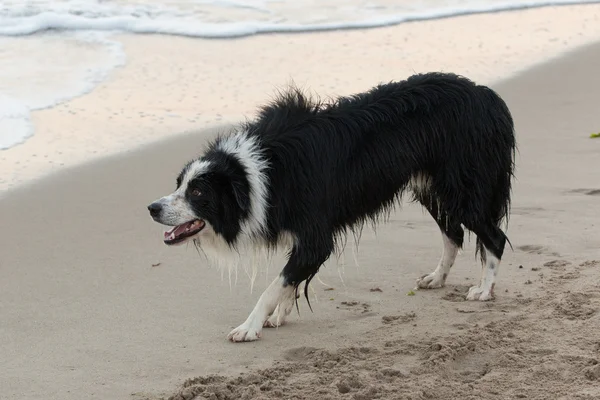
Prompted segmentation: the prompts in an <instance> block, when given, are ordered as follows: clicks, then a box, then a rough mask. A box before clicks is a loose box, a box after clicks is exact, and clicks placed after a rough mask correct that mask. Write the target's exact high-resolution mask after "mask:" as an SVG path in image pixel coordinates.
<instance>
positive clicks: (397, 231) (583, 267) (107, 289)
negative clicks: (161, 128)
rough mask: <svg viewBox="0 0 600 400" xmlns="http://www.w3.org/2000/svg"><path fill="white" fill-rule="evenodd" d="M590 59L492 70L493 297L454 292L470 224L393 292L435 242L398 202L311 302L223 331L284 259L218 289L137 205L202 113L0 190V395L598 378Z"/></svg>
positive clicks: (407, 394)
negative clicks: (513, 138) (508, 117)
mask: <svg viewBox="0 0 600 400" xmlns="http://www.w3.org/2000/svg"><path fill="white" fill-rule="evenodd" d="M373 32H375V31H373ZM315 62H316V61H315ZM429 65H433V62H432V64H429ZM598 65H600V46H599V45H594V46H591V47H586V48H582V49H580V50H578V51H576V52H574V53H571V54H568V55H567V56H565V57H563V58H560V59H559V60H555V61H553V62H550V63H547V64H544V65H541V66H539V67H536V68H534V69H532V70H530V71H527V72H524V73H523V74H521V75H518V76H517V77H515V78H512V79H510V80H508V81H505V82H501V83H499V84H495V85H493V87H494V88H495V89H497V90H498V91H499V92H500V94H501V95H502V96H504V98H505V99H506V101H507V102H508V104H509V106H510V107H511V109H512V111H513V114H514V117H515V119H516V123H517V128H518V140H519V145H520V153H519V157H518V160H517V161H518V169H517V177H518V180H517V181H516V183H515V193H514V208H513V213H512V218H511V221H510V228H509V231H508V234H509V237H510V238H511V241H512V243H513V245H514V248H515V251H514V252H511V251H510V250H507V252H506V255H505V258H504V262H503V264H502V266H501V271H500V274H499V281H498V285H497V291H498V292H497V296H498V297H497V299H496V300H495V301H493V302H489V303H472V302H465V301H462V296H463V294H464V292H465V291H466V289H467V287H468V286H469V285H472V284H473V283H474V282H475V281H476V280H477V279H478V276H479V266H478V264H477V262H476V260H475V258H474V240H473V238H472V239H471V241H470V242H469V243H467V245H466V248H465V251H464V253H463V254H462V255H461V256H459V258H458V260H457V263H456V265H455V267H454V268H453V271H452V273H451V275H450V277H449V278H448V286H447V287H446V288H444V289H440V290H435V291H417V292H416V294H415V295H414V296H407V292H408V291H409V290H411V289H412V288H413V287H414V282H415V278H416V277H417V276H419V275H421V274H424V273H427V272H430V271H431V270H432V269H433V268H434V267H435V265H436V264H437V261H438V258H439V255H440V251H441V239H440V237H439V233H438V230H437V228H436V226H435V223H434V222H433V221H432V220H431V219H430V217H429V216H427V215H426V214H424V213H423V212H422V211H421V209H420V207H417V206H415V205H410V206H407V207H405V208H404V209H403V210H402V211H400V212H398V213H396V214H395V215H394V217H393V218H392V220H391V221H390V223H389V224H387V225H385V226H382V227H381V228H380V229H379V230H378V233H377V235H374V234H372V233H369V232H365V234H364V235H363V238H362V241H361V246H360V252H359V257H358V261H359V265H358V266H355V265H354V264H353V262H351V261H348V262H347V263H346V265H345V266H344V267H343V268H342V269H341V270H340V274H341V276H342V277H343V282H342V281H341V280H340V276H339V275H338V268H337V267H336V264H331V263H330V264H329V265H327V266H326V267H325V268H324V269H323V270H322V272H321V273H320V274H319V277H320V279H321V280H322V281H323V282H324V283H325V284H326V285H323V284H321V283H320V282H315V283H314V289H315V295H316V298H314V296H315V295H313V299H312V305H313V309H314V313H311V312H310V311H309V310H308V308H307V307H306V304H305V303H304V302H301V303H300V316H297V315H295V316H294V317H293V318H291V319H290V323H289V324H288V325H286V326H284V327H281V328H279V329H277V330H274V329H271V330H266V331H265V332H264V335H263V339H262V340H260V341H258V342H253V343H244V344H232V343H229V342H227V341H226V339H225V335H226V334H227V332H228V331H229V330H230V329H231V328H233V327H234V326H237V325H238V324H239V323H241V322H242V321H243V320H244V319H245V317H246V316H247V313H248V312H249V311H250V309H251V307H252V306H253V304H254V302H255V301H256V299H257V297H258V294H259V292H260V291H261V290H263V289H264V288H265V287H266V282H267V279H269V278H270V277H272V276H274V275H275V274H276V273H277V272H278V268H277V267H271V268H270V269H269V270H268V277H267V276H266V274H265V275H261V276H259V279H258V280H257V283H256V284H255V287H254V292H253V293H250V290H249V288H248V287H249V285H248V279H247V278H246V277H244V276H243V275H240V278H239V280H238V282H237V285H236V286H234V287H233V289H232V290H231V291H230V289H229V283H228V282H227V277H225V278H224V279H221V275H220V273H219V272H218V271H216V270H214V269H208V268H206V264H205V262H204V261H203V260H202V259H200V258H199V257H198V255H197V254H196V253H195V251H194V250H193V249H192V248H189V249H187V251H186V250H185V248H167V247H165V246H164V245H163V244H162V242H161V228H160V227H158V226H157V225H156V224H154V223H153V222H151V221H150V219H149V218H148V216H147V211H146V210H145V205H146V204H147V203H148V202H149V201H150V200H152V199H154V198H156V197H158V196H159V195H162V194H163V193H165V192H166V191H167V190H169V189H171V188H172V186H173V184H174V183H173V182H174V178H175V175H176V173H177V172H178V169H179V168H180V167H181V165H182V163H183V162H184V161H185V160H186V159H187V158H188V157H191V156H193V155H195V154H196V153H197V152H198V151H199V150H200V149H201V148H202V146H203V144H204V143H205V139H206V138H207V137H209V136H211V135H213V134H214V133H215V132H214V131H207V132H199V133H195V134H190V135H186V136H181V137H177V138H175V139H171V140H165V141H162V142H160V143H156V144H153V145H149V146H146V147H145V148H143V149H141V150H139V151H135V152H132V153H131V154H126V155H119V156H114V157H111V158H106V159H102V160H100V161H98V162H95V163H91V164H86V165H83V166H81V167H78V168H74V169H69V170H66V171H64V172H61V173H58V174H55V175H53V176H50V177H48V178H47V179H44V180H38V181H35V182H33V183H32V184H30V185H27V186H23V187H21V188H18V189H16V190H14V191H12V192H10V193H8V194H7V195H6V196H5V197H4V198H3V199H0V221H2V227H3V229H2V230H0V243H1V246H2V248H1V251H0V257H1V258H0V276H2V279H0V357H1V359H2V363H1V364H0V399H2V400H4V399H10V400H12V399H19V400H29V399H60V400H72V399H73V400H74V399H77V400H80V399H103V400H104V399H107V400H113V399H114V400H120V399H135V400H141V399H153V400H154V399H158V398H161V397H165V398H169V397H171V396H174V397H173V398H175V399H191V398H193V397H194V394H198V395H199V398H209V399H252V398H258V399H260V398H290V399H293V398H296V399H327V398H331V399H338V398H339V399H371V398H384V399H409V398H410V399H514V398H527V399H540V400H541V399H565V400H566V399H569V400H570V399H598V398H600V364H599V363H598V361H599V360H600V335H599V334H598V327H599V326H600V313H599V312H598V307H599V306H600V263H599V261H600V237H599V231H600V228H599V226H600V203H599V201H598V200H599V197H598V195H599V194H600V186H599V185H600V180H599V178H598V168H597V166H598V162H599V161H600V139H589V134H590V133H591V132H594V131H596V132H597V131H598V130H600V121H599V116H598V110H600V97H598V93H599V92H600V74H598V73H597V66H598ZM394 75H398V74H394ZM387 76H389V73H388V75H387ZM367 81H369V82H370V79H367V77H364V80H363V82H362V83H361V85H359V86H361V87H362V86H364V85H366V84H367ZM107 90H108V89H107ZM131 90H132V93H133V86H132V89H131ZM79 101H85V97H84V98H82V99H80V100H79ZM257 101H260V99H258V98H257ZM89 123H90V124H93V123H94V120H93V118H92V120H91V121H90V122H89ZM73 124H75V122H73ZM346 260H351V257H350V256H347V257H346ZM329 288H332V289H333V290H326V289H329ZM240 373H243V374H242V375H241V376H240V375H239V374H240ZM198 376H200V377H199V378H194V377H198ZM188 378H192V379H191V380H189V381H186V379H188ZM184 382H185V383H184ZM181 385H183V386H184V387H183V388H182V386H181Z"/></svg>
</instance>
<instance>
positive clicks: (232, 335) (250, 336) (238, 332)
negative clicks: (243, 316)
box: [227, 323, 262, 342]
mask: <svg viewBox="0 0 600 400" xmlns="http://www.w3.org/2000/svg"><path fill="white" fill-rule="evenodd" d="M261 331H262V328H258V329H257V328H255V327H252V326H250V324H246V323H243V324H242V325H240V326H238V327H237V328H235V329H234V330H232V331H231V332H229V335H227V339H229V340H230V341H232V342H253V341H255V340H258V339H260V334H261Z"/></svg>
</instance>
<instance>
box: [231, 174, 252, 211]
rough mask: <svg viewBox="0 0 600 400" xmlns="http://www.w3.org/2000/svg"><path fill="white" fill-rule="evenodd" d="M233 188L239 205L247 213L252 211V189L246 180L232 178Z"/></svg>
mask: <svg viewBox="0 0 600 400" xmlns="http://www.w3.org/2000/svg"><path fill="white" fill-rule="evenodd" d="M231 189H232V190H233V197H235V201H236V203H237V205H238V206H239V207H240V209H241V210H242V211H243V213H244V214H246V213H247V212H248V211H250V193H249V191H250V189H249V188H248V186H247V185H246V184H245V183H244V182H240V181H239V180H235V179H233V180H231Z"/></svg>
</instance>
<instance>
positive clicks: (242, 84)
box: [0, 4, 600, 195]
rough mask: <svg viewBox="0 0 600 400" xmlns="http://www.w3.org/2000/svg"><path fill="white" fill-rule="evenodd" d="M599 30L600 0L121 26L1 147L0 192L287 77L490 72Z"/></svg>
mask: <svg viewBox="0 0 600 400" xmlns="http://www.w3.org/2000/svg"><path fill="white" fill-rule="evenodd" d="M599 38H600V4H590V5H578V6H568V7H548V8H537V9H531V10H523V11H518V12H502V13H495V14H481V15H470V16H462V17H457V18H448V19H442V20H432V21H422V22H414V23H406V24H401V25H397V26H392V27H386V28H380V29H370V30H348V31H337V32H319V33H305V34H296V35H259V36H252V37H247V38H241V39H236V40H206V39H196V38H181V37H173V36H160V35H119V36H116V37H115V39H116V40H117V41H119V42H121V43H122V44H123V46H124V49H125V51H126V54H127V64H126V65H125V66H124V67H123V68H121V69H118V70H116V71H114V73H113V74H112V75H111V77H110V79H108V80H107V81H106V82H105V83H103V84H101V85H100V86H99V87H98V88H96V89H95V90H94V91H93V92H92V93H91V94H89V95H86V96H82V97H79V98H76V99H73V100H71V101H69V102H66V103H63V104H61V105H59V106H57V107H53V108H51V109H47V110H40V111H36V112H34V113H33V122H34V123H35V128H36V133H35V135H34V136H33V137H32V138H30V139H29V140H27V142H25V143H24V144H23V145H20V146H17V147H15V148H13V149H11V150H10V151H9V152H1V153H0V171H3V172H4V173H3V174H1V175H0V191H2V190H3V189H6V188H12V187H15V186H17V185H19V184H21V183H23V182H26V181H28V180H30V179H32V178H34V177H37V176H41V175H44V174H46V173H49V172H56V171H60V170H63V169H64V168H65V167H67V166H73V165H76V164H78V163H81V162H84V161H89V160H92V159H98V158H101V157H104V156H106V155H110V154H115V153H120V152H125V151H128V150H131V149H135V148H137V147H138V146H139V145H140V144H142V143H147V142H149V141H153V140H159V139H161V138H164V137H168V136H175V135H178V134H180V132H183V131H186V130H190V129H196V130H197V129H199V128H205V127H209V126H212V125H214V124H215V123H217V124H219V123H224V122H227V121H234V120H235V121H237V120H239V118H241V117H242V116H243V115H252V114H253V113H254V112H255V109H256V105H257V104H260V103H262V102H263V101H264V100H265V99H266V98H268V97H270V96H271V95H272V94H273V93H274V90H275V88H276V87H277V86H282V85H285V84H286V83H288V82H289V81H290V80H292V79H293V80H294V81H295V82H296V83H298V84H299V85H302V86H304V87H307V88H310V89H312V90H314V91H316V92H318V93H319V94H321V95H339V94H350V93H352V92H355V91H362V90H365V89H366V88H368V87H370V86H372V85H374V84H375V83H378V82H380V81H388V80H391V79H399V78H401V77H404V76H407V75H410V74H412V73H414V72H421V71H429V70H443V71H453V72H457V73H461V74H464V75H467V76H469V77H471V78H473V79H476V80H477V81H480V82H484V83H491V82H495V81H498V80H499V79H503V78H504V77H507V76H509V75H512V74H513V73H515V72H518V71H520V70H522V69H524V68H528V67H530V66H532V65H534V64H536V63H539V62H540V61H543V60H547V59H549V58H553V57H557V56H559V55H561V54H562V53H563V52H565V51H567V50H569V49H572V48H575V47H577V46H580V45H584V44H587V43H590V42H592V41H596V40H598V39H599ZM14 40H21V41H23V42H27V41H35V40H38V39H37V38H36V37H35V36H32V37H22V38H15V39H14ZM24 45H26V43H25V44H24ZM0 195H1V192H0Z"/></svg>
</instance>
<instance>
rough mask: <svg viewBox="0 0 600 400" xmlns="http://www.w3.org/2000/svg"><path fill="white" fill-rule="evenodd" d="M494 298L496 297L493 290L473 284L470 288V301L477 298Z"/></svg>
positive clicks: (468, 294)
mask: <svg viewBox="0 0 600 400" xmlns="http://www.w3.org/2000/svg"><path fill="white" fill-rule="evenodd" d="M493 298H494V295H493V293H492V291H491V290H489V289H486V288H481V287H479V286H472V287H471V288H470V289H469V293H467V300H470V301H475V300H479V301H488V300H492V299H493Z"/></svg>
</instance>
